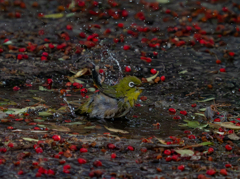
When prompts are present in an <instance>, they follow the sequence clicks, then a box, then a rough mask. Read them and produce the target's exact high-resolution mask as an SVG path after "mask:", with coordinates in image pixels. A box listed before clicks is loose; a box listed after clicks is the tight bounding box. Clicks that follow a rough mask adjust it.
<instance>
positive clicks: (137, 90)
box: [77, 65, 144, 119]
mask: <svg viewBox="0 0 240 179" xmlns="http://www.w3.org/2000/svg"><path fill="white" fill-rule="evenodd" d="M92 78H93V82H94V83H95V85H96V86H97V87H98V89H99V92H97V93H95V94H93V95H91V96H90V97H89V98H88V99H87V101H85V102H84V103H83V105H82V106H80V107H79V108H78V109H77V111H78V112H79V113H80V114H84V113H87V114H88V115H89V117H90V118H99V119H104V118H105V119H109V118H119V117H122V116H125V115H126V114H127V113H128V112H129V111H130V109H131V108H132V107H133V106H134V104H135V102H136V100H137V99H138V96H139V95H140V94H141V93H142V91H143V89H144V88H143V87H141V84H142V82H141V80H140V79H139V78H137V77H135V76H126V77H124V78H123V79H121V80H120V81H119V83H118V84H116V85H114V86H109V85H106V84H101V82H100V78H99V75H98V73H97V72H96V70H95V66H94V65H93V68H92Z"/></svg>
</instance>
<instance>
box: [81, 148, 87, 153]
mask: <svg viewBox="0 0 240 179" xmlns="http://www.w3.org/2000/svg"><path fill="white" fill-rule="evenodd" d="M80 152H81V153H86V152H88V149H86V148H81V149H80Z"/></svg>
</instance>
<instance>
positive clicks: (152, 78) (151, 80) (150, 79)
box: [146, 71, 159, 83]
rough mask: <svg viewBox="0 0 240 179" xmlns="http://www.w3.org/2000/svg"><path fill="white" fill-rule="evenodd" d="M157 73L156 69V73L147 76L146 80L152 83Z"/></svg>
mask: <svg viewBox="0 0 240 179" xmlns="http://www.w3.org/2000/svg"><path fill="white" fill-rule="evenodd" d="M158 73H159V71H157V73H156V74H155V75H153V76H151V77H149V78H146V80H147V82H149V83H154V81H153V80H154V79H155V78H157V76H158Z"/></svg>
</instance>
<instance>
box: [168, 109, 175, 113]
mask: <svg viewBox="0 0 240 179" xmlns="http://www.w3.org/2000/svg"><path fill="white" fill-rule="evenodd" d="M168 111H169V112H171V113H176V109H174V108H169V109H168Z"/></svg>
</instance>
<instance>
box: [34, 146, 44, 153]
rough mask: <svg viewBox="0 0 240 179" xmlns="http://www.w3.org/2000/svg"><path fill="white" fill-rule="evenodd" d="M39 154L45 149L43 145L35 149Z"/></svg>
mask: <svg viewBox="0 0 240 179" xmlns="http://www.w3.org/2000/svg"><path fill="white" fill-rule="evenodd" d="M35 151H36V153H37V154H40V153H43V149H42V148H41V147H39V148H36V149H35Z"/></svg>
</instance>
